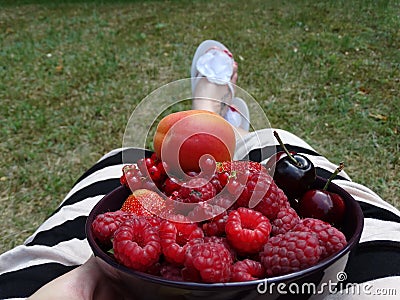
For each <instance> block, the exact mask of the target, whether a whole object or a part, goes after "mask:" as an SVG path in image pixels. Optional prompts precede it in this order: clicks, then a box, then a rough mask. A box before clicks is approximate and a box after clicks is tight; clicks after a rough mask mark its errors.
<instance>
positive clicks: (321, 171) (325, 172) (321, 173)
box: [315, 167, 348, 181]
mask: <svg viewBox="0 0 400 300" xmlns="http://www.w3.org/2000/svg"><path fill="white" fill-rule="evenodd" d="M315 172H316V173H317V176H320V177H322V178H325V179H329V177H331V175H332V174H333V173H332V172H329V171H328V170H325V169H323V168H320V167H315ZM335 179H340V180H347V181H348V179H347V178H345V177H343V176H341V175H340V174H338V175H336V177H335Z"/></svg>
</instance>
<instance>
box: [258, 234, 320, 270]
mask: <svg viewBox="0 0 400 300" xmlns="http://www.w3.org/2000/svg"><path fill="white" fill-rule="evenodd" d="M321 252H322V251H321V247H320V245H319V241H318V238H317V236H316V234H314V233H312V232H299V231H297V232H292V231H289V232H286V233H285V234H280V235H277V236H273V237H271V238H270V239H269V240H268V242H267V243H266V244H265V246H264V250H263V251H262V252H261V253H260V257H261V263H262V264H263V266H264V268H265V270H266V273H267V275H268V276H276V275H283V274H288V273H292V272H296V271H299V270H302V269H305V268H307V267H310V266H313V265H315V264H316V263H317V262H318V261H319V259H320V256H321Z"/></svg>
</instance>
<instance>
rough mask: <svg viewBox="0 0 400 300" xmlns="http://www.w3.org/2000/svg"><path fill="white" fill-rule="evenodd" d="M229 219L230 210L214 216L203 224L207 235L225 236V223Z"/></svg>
mask: <svg viewBox="0 0 400 300" xmlns="http://www.w3.org/2000/svg"><path fill="white" fill-rule="evenodd" d="M227 221H228V212H227V211H225V212H223V213H222V214H220V215H218V216H216V217H214V218H213V219H211V220H210V221H208V222H205V223H204V224H203V231H204V233H205V235H207V236H223V235H225V225H226V222H227Z"/></svg>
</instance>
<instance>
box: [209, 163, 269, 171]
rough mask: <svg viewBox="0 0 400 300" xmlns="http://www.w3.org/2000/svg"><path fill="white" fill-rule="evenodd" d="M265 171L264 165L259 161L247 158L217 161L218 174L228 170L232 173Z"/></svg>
mask: <svg viewBox="0 0 400 300" xmlns="http://www.w3.org/2000/svg"><path fill="white" fill-rule="evenodd" d="M264 171H265V172H266V171H267V170H266V169H265V167H264V166H263V165H262V164H260V163H259V162H255V161H247V160H236V161H224V162H217V165H216V172H217V173H219V174H222V173H225V172H228V173H230V174H232V173H245V172H249V173H260V172H264Z"/></svg>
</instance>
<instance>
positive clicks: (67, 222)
mask: <svg viewBox="0 0 400 300" xmlns="http://www.w3.org/2000/svg"><path fill="white" fill-rule="evenodd" d="M269 130H271V129H265V130H260V131H257V132H253V133H251V134H249V135H247V136H246V137H245V140H244V143H242V145H240V144H239V145H238V147H237V151H236V154H235V159H250V160H253V161H258V162H262V161H264V160H266V159H268V157H269V156H271V155H272V154H274V153H275V152H276V151H279V150H280V147H279V146H278V145H277V144H276V142H275V141H274V140H273V139H269V138H266V137H267V136H271V132H269ZM277 131H278V133H279V135H280V136H281V138H282V140H283V141H285V143H286V146H287V147H288V148H289V150H293V151H296V152H298V153H301V154H304V155H306V156H307V157H308V158H309V159H310V160H311V161H312V162H313V163H314V165H315V167H316V169H317V175H319V176H321V177H324V178H329V176H330V175H331V174H332V172H333V171H334V170H335V169H336V167H337V165H336V164H333V163H331V162H329V161H328V160H327V159H326V158H325V157H323V156H321V155H319V154H318V153H317V151H316V150H314V149H313V148H312V147H311V146H310V145H308V144H307V143H306V142H304V141H303V140H302V139H300V138H298V137H297V136H295V135H293V134H291V133H289V132H287V131H283V130H277ZM143 152H144V150H141V149H135V148H125V149H116V150H113V151H111V152H109V153H108V154H106V155H105V156H103V157H102V158H101V159H100V160H99V161H98V162H97V163H96V164H95V165H94V166H92V167H91V168H90V169H88V170H87V171H86V172H85V173H84V174H83V175H82V176H81V177H80V178H79V179H78V180H77V181H76V183H75V185H74V186H73V187H72V189H71V190H70V192H69V193H68V194H67V195H66V197H65V198H64V200H63V201H62V202H61V204H60V206H59V207H58V209H57V210H56V211H55V212H54V213H53V214H52V215H51V216H50V217H49V218H48V219H47V220H46V221H45V222H44V223H43V224H42V225H41V226H40V227H39V228H38V229H37V230H36V232H35V233H34V234H32V235H31V236H30V237H29V238H28V239H27V240H26V241H25V243H24V244H23V245H20V246H17V247H15V248H14V249H11V250H9V251H7V252H5V253H3V254H1V255H0V299H25V298H27V297H29V296H30V295H31V294H32V293H34V292H35V291H36V290H37V289H39V288H40V287H41V286H43V285H44V284H46V283H47V282H49V281H51V280H52V279H54V278H56V277H58V276H60V275H62V274H64V273H66V272H68V271H70V270H72V269H74V268H76V267H77V266H79V265H80V264H82V263H84V262H85V261H86V260H87V259H88V258H89V257H90V256H91V255H92V252H91V249H90V247H89V244H88V242H87V240H86V235H85V221H86V218H87V216H88V214H89V213H90V211H91V209H92V208H93V206H94V205H95V204H96V203H97V202H98V201H99V200H100V199H101V198H102V197H103V196H104V195H106V194H107V193H109V192H110V191H112V190H113V189H115V188H117V187H118V186H119V185H120V182H119V178H120V176H121V174H122V172H121V169H122V166H123V165H124V164H126V163H129V162H135V161H136V160H137V159H138V158H140V157H143ZM145 152H147V154H148V153H149V152H148V151H145ZM127 158H128V160H129V161H127ZM333 182H334V183H336V184H337V185H339V186H341V187H342V188H343V189H345V190H346V191H348V192H349V193H350V194H351V195H352V196H353V197H354V198H355V199H356V200H357V201H358V203H359V204H360V206H361V208H362V210H363V213H364V218H365V220H364V229H363V233H362V236H361V240H360V243H359V245H358V247H357V248H356V249H355V250H354V253H353V255H351V256H350V259H349V261H348V263H347V266H346V269H345V272H346V274H347V280H348V281H349V282H352V283H360V284H369V285H370V286H373V288H374V290H379V288H381V289H382V290H379V291H381V292H382V291H386V290H385V289H390V291H391V294H394V293H396V294H397V296H393V295H392V296H390V298H389V299H399V298H398V297H399V296H400V288H399V286H400V212H399V211H398V210H397V209H396V208H394V207H393V206H392V205H390V204H388V203H387V202H385V201H383V200H382V199H381V198H380V197H379V196H378V195H377V194H375V193H374V192H373V191H371V190H370V189H369V188H367V187H365V186H363V185H360V184H357V183H355V182H352V181H351V179H350V178H349V176H348V175H347V174H346V173H345V172H341V173H340V174H339V176H338V177H336V179H335V180H334V181H333ZM396 288H397V290H396ZM382 294H383V292H382ZM364 296H366V295H361V296H360V297H364ZM354 297H356V296H354V295H349V294H346V293H342V294H340V295H338V294H335V295H330V296H328V298H329V299H336V298H337V299H345V298H346V299H347V298H351V299H353V298H354ZM370 299H374V296H371V298H370ZM379 299H382V298H379Z"/></svg>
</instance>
